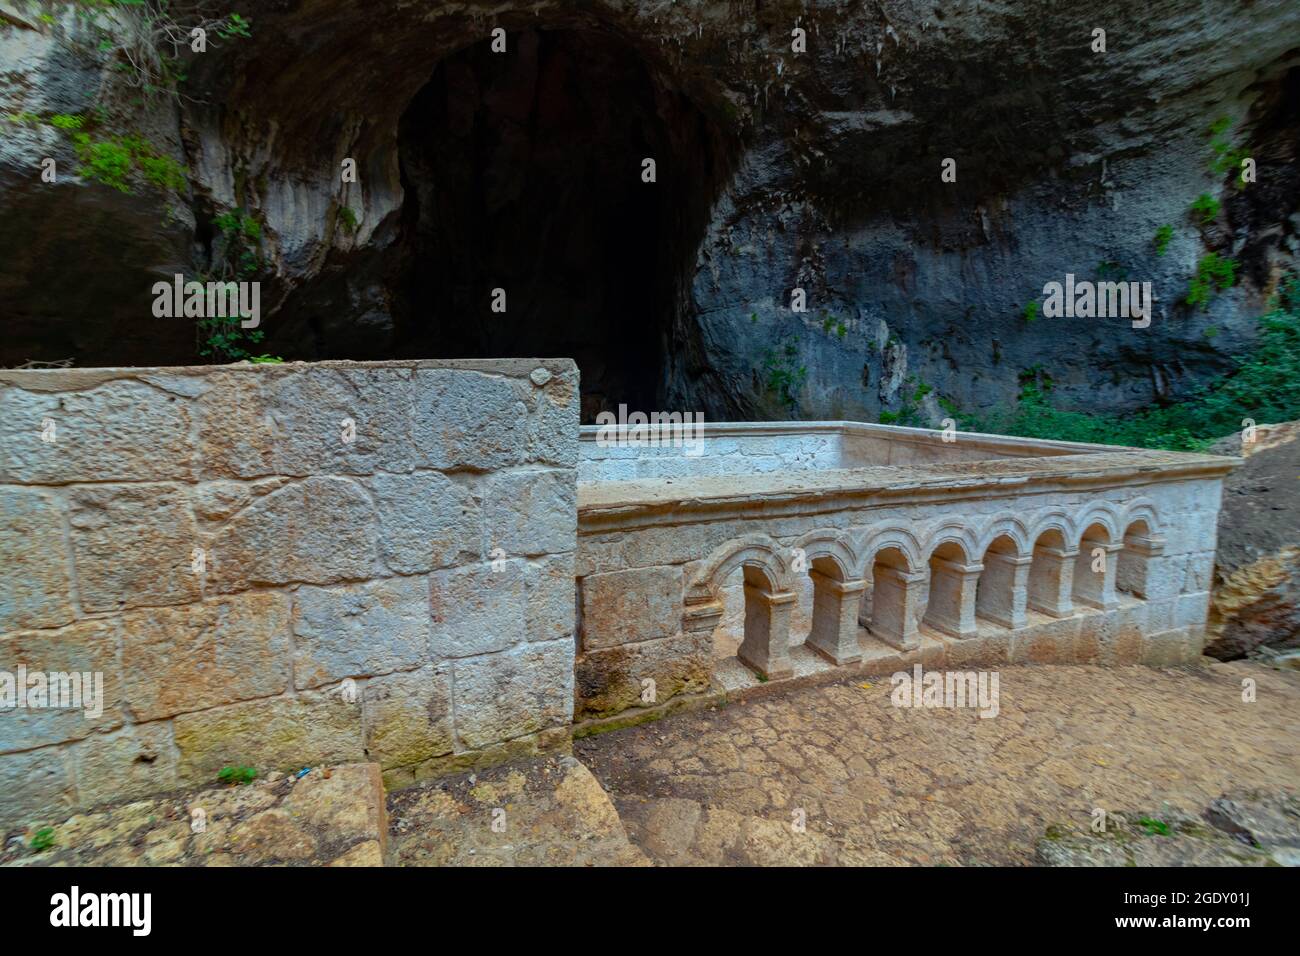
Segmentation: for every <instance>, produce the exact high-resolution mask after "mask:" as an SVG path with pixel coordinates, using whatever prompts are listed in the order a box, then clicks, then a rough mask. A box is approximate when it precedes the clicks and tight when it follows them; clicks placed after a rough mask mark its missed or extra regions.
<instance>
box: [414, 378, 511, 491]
mask: <svg viewBox="0 0 1300 956" xmlns="http://www.w3.org/2000/svg"><path fill="white" fill-rule="evenodd" d="M526 388H527V389H531V388H532V386H531V385H528V386H526ZM412 395H413V407H412V415H413V416H414V417H413V420H412V423H411V439H412V441H413V442H414V443H415V456H416V463H417V464H420V465H427V466H429V467H431V468H442V469H448V468H475V469H479V470H488V469H493V468H504V467H506V466H508V465H514V464H519V463H520V462H522V461H523V460H524V454H525V449H526V448H527V441H528V407H527V405H526V404H525V402H524V397H525V396H526V395H527V391H526V390H525V385H524V384H523V383H521V382H517V381H515V380H513V379H509V378H504V377H501V376H497V375H486V374H483V373H481V372H471V371H467V370H459V369H440V368H420V369H417V370H416V372H415V375H414V378H413V379H412Z"/></svg>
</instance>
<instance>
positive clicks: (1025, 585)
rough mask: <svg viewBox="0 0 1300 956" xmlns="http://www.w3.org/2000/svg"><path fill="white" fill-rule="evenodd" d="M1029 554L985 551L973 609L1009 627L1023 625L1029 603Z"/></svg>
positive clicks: (1015, 627) (1013, 628)
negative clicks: (977, 595) (977, 593)
mask: <svg viewBox="0 0 1300 956" xmlns="http://www.w3.org/2000/svg"><path fill="white" fill-rule="evenodd" d="M1031 560H1032V559H1031V558H1030V556H1029V555H1027V554H1026V555H1019V554H1007V553H1005V552H1002V551H989V552H988V553H986V554H985V555H984V573H983V574H981V575H980V583H979V597H978V599H977V601H976V608H975V610H976V612H977V613H978V614H979V615H980V616H981V617H986V618H988V619H989V620H990V621H993V622H994V623H997V624H1001V625H1002V626H1003V627H1009V628H1011V629H1012V630H1015V629H1017V628H1021V627H1024V626H1025V621H1026V618H1025V609H1026V608H1027V607H1028V603H1029V602H1028V591H1029V564H1030V561H1031Z"/></svg>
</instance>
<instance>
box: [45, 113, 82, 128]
mask: <svg viewBox="0 0 1300 956" xmlns="http://www.w3.org/2000/svg"><path fill="white" fill-rule="evenodd" d="M85 122H86V119H85V117H83V116H78V115H76V114H75V113H71V114H70V113H55V114H54V115H53V116H51V117H50V125H51V126H55V127H57V128H59V129H81V127H82V126H83V125H84V124H85Z"/></svg>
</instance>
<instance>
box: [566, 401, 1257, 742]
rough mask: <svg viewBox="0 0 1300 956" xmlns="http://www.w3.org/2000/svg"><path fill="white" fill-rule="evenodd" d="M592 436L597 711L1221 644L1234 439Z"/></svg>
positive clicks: (585, 610) (768, 433)
mask: <svg viewBox="0 0 1300 956" xmlns="http://www.w3.org/2000/svg"><path fill="white" fill-rule="evenodd" d="M583 438H584V442H583V445H584V451H583V456H582V464H581V465H580V474H581V475H582V476H583V477H584V478H585V479H588V480H586V481H584V482H583V483H581V484H580V485H579V491H578V513H579V531H578V556H577V575H578V594H579V602H580V609H581V615H580V619H579V620H580V627H579V635H580V639H579V642H580V651H579V657H578V664H577V695H578V701H577V717H578V719H579V720H582V719H587V718H600V717H607V716H610V715H613V714H616V713H619V712H621V711H624V710H627V709H629V708H639V707H644V706H646V705H647V704H650V703H655V704H663V703H664V702H666V701H668V700H669V699H671V698H673V697H674V696H677V695H683V694H691V693H696V692H700V691H702V690H704V689H705V688H706V687H708V686H709V685H710V684H711V683H712V684H714V685H719V686H722V687H729V688H740V687H745V686H750V685H752V684H754V683H755V682H757V681H758V680H770V679H778V678H784V677H791V676H795V675H811V674H814V673H817V672H819V671H822V672H824V671H827V670H829V669H832V668H837V667H845V666H853V667H857V668H860V669H863V670H866V671H869V672H873V673H874V672H886V673H888V672H892V671H894V670H897V669H899V668H900V667H910V666H911V665H912V664H913V663H916V662H920V663H922V664H924V665H925V666H927V667H938V666H944V665H945V664H946V665H949V666H955V667H968V666H973V665H977V664H978V665H984V666H996V665H997V664H1000V663H1014V662H1037V663H1047V662H1050V663H1076V662H1078V663H1121V662H1124V663H1128V662H1136V661H1142V662H1146V663H1152V664H1171V663H1182V662H1186V661H1189V660H1191V659H1193V658H1195V657H1196V656H1198V655H1199V653H1200V650H1201V646H1202V643H1203V640H1204V629H1205V618H1206V609H1207V604H1208V601H1209V580H1210V574H1211V570H1212V568H1213V565H1214V540H1215V521H1216V516H1217V513H1218V508H1219V496H1220V491H1221V482H1222V477H1223V475H1224V474H1225V473H1226V472H1227V471H1228V470H1229V469H1230V468H1231V467H1233V462H1232V461H1231V460H1230V459H1224V458H1215V457H1211V456H1206V455H1187V454H1173V453H1167V452H1152V451H1141V450H1135V449H1116V448H1108V447H1105V446H1096V445H1077V444H1068V443H1063V442H1042V441H1030V440H1024V439H1011V438H999V437H995V436H980V435H960V434H955V435H949V436H948V438H950V439H952V440H951V441H945V440H944V436H942V435H941V434H940V433H937V432H931V431H924V430H917V429H906V428H891V427H888V426H878V425H859V424H853V423H833V422H821V423H811V424H810V423H794V424H735V425H711V426H706V429H705V435H704V438H703V439H702V441H701V442H699V443H698V444H697V446H696V447H694V448H693V449H691V451H692V454H689V455H688V454H684V453H683V452H684V449H681V448H676V449H674V448H671V447H667V448H663V449H660V450H657V451H653V452H651V451H650V450H648V449H642V454H641V456H640V457H637V456H636V455H635V454H633V452H634V449H625V448H615V449H611V448H604V447H600V446H599V445H598V444H597V442H596V436H595V430H594V429H584V435H583ZM588 448H590V450H588ZM651 474H652V475H656V476H661V477H658V478H641V479H640V480H625V479H627V478H629V477H634V476H638V475H642V476H643V475H651ZM613 595H617V597H613ZM741 609H743V616H740V614H739V612H740V610H741ZM728 613H730V614H731V615H732V616H734V617H735V621H734V629H735V631H737V632H738V633H737V634H736V635H734V636H735V638H736V640H737V641H738V646H736V647H735V648H734V656H733V655H731V654H728V653H725V652H723V651H720V650H719V648H720V647H721V648H724V649H725V648H726V644H725V637H726V632H727V630H728V626H727V623H726V621H725V619H724V618H725V617H726V616H727V615H728ZM720 638H721V640H720ZM648 686H649V687H653V697H652V699H649V700H648V699H647V698H646V696H645V689H646V687H648Z"/></svg>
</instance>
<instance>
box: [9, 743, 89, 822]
mask: <svg viewBox="0 0 1300 956" xmlns="http://www.w3.org/2000/svg"><path fill="white" fill-rule="evenodd" d="M67 760H68V758H67V755H66V754H65V752H64V750H63V748H60V747H45V748H43V749H41V750H28V751H24V752H23V753H15V754H0V794H3V799H0V830H9V829H21V828H24V827H27V826H31V827H41V826H45V825H48V824H52V823H57V822H59V821H60V820H62V819H64V818H65V817H67V815H68V812H69V811H70V810H71V809H72V808H73V807H74V806H75V805H76V799H75V794H74V790H73V786H72V773H71V771H70V769H69V767H68V765H67Z"/></svg>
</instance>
